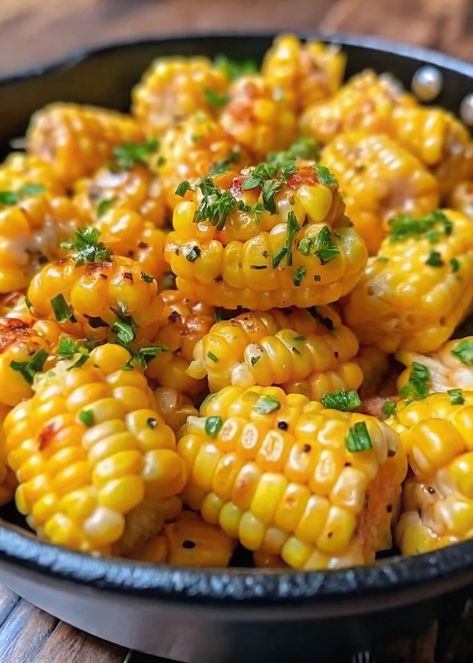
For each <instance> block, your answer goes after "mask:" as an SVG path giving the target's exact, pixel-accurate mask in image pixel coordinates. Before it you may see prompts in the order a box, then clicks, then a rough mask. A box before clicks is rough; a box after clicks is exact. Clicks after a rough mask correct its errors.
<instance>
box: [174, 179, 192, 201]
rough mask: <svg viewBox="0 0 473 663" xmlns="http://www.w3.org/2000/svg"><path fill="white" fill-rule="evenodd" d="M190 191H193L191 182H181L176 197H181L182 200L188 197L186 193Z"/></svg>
mask: <svg viewBox="0 0 473 663" xmlns="http://www.w3.org/2000/svg"><path fill="white" fill-rule="evenodd" d="M188 191H192V186H191V184H190V182H188V181H187V180H184V182H181V183H180V184H179V186H178V187H177V189H176V196H180V197H181V198H184V196H185V195H186V193H187V192H188Z"/></svg>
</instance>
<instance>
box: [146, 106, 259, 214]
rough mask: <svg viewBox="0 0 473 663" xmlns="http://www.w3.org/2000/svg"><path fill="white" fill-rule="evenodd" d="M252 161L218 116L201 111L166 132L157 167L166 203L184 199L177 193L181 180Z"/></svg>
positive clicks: (244, 164)
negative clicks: (225, 129)
mask: <svg viewBox="0 0 473 663" xmlns="http://www.w3.org/2000/svg"><path fill="white" fill-rule="evenodd" d="M251 162H252V160H251V158H250V156H249V154H248V153H247V151H246V150H245V149H244V148H243V147H241V146H240V145H238V144H237V142H236V141H235V140H234V139H233V138H232V136H231V135H230V134H229V133H227V132H226V131H224V129H222V127H221V126H220V124H219V123H218V122H217V121H216V120H215V119H213V118H212V117H211V116H210V115H208V114H207V113H204V112H199V113H195V114H193V115H190V116H189V117H188V118H186V119H185V120H184V121H183V122H181V123H179V124H178V125H177V126H176V127H174V128H173V129H170V130H169V131H167V132H166V133H165V134H164V136H163V138H162V141H161V148H160V151H159V156H158V158H157V161H156V170H157V172H158V174H159V176H160V181H161V182H162V186H163V189H164V192H165V196H166V201H167V204H168V205H169V206H170V207H172V208H173V209H174V207H175V206H176V203H178V202H179V201H180V200H182V199H181V198H180V197H179V196H178V195H176V188H177V187H178V185H179V184H180V183H181V182H183V181H185V180H191V181H192V180H194V179H196V178H197V177H203V176H204V175H207V174H208V173H209V172H210V171H212V169H214V168H217V169H222V170H236V171H237V172H238V171H239V170H240V169H241V168H243V167H244V166H247V165H249V164H250V163H251Z"/></svg>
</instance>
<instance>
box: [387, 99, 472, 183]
mask: <svg viewBox="0 0 473 663" xmlns="http://www.w3.org/2000/svg"><path fill="white" fill-rule="evenodd" d="M392 122H393V128H392V135H393V137H395V139H396V140H397V141H398V142H399V143H401V145H403V146H404V147H405V148H406V149H407V150H409V151H410V152H412V154H414V155H415V156H416V157H418V158H419V159H420V160H421V161H422V162H423V163H425V164H426V166H429V167H430V169H431V170H432V172H433V174H434V175H435V176H436V177H437V178H438V180H439V183H440V191H441V193H442V195H443V196H446V195H448V194H449V193H451V192H452V190H453V189H454V187H455V186H456V185H457V184H458V183H459V182H461V181H462V180H468V179H471V178H472V177H473V143H472V142H471V138H470V133H469V131H468V129H467V128H466V127H465V126H464V125H463V124H462V123H461V122H459V120H457V119H456V118H455V117H454V116H453V115H452V114H451V113H448V112H447V111H446V110H444V109H443V108H422V107H412V108H405V107H401V108H397V109H395V111H394V113H393V116H392Z"/></svg>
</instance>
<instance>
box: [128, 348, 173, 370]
mask: <svg viewBox="0 0 473 663" xmlns="http://www.w3.org/2000/svg"><path fill="white" fill-rule="evenodd" d="M168 350H169V348H168V347H167V345H163V344H162V343H157V344H156V345H147V346H145V347H143V348H140V349H139V350H137V351H136V352H135V353H134V355H133V359H134V361H136V363H137V364H138V365H139V366H141V368H146V367H147V365H148V363H149V362H150V361H151V360H152V359H154V358H155V357H156V356H157V355H158V354H159V353H160V352H167V351H168Z"/></svg>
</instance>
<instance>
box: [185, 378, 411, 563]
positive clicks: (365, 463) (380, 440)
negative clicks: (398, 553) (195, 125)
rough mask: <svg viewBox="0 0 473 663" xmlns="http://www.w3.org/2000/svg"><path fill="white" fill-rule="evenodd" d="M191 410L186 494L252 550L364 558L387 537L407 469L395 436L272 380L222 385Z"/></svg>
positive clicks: (296, 558)
mask: <svg viewBox="0 0 473 663" xmlns="http://www.w3.org/2000/svg"><path fill="white" fill-rule="evenodd" d="M200 414H201V416H200V417H199V418H197V417H195V418H194V417H189V419H188V421H187V424H186V426H185V427H184V429H183V431H182V432H181V434H180V438H179V441H178V452H179V454H180V455H181V457H182V458H183V459H184V460H185V462H186V464H187V468H188V475H189V480H188V484H187V486H186V488H185V490H184V492H183V498H184V500H190V501H192V502H193V508H199V509H200V512H201V514H202V517H203V518H204V520H206V521H207V522H211V523H218V524H219V525H220V526H221V527H222V529H223V530H224V531H225V532H226V533H227V534H228V535H229V536H230V537H232V538H236V537H238V539H239V540H240V542H241V543H242V544H243V546H245V547H246V548H248V549H249V550H252V551H259V550H261V551H263V552H266V553H270V554H272V555H281V557H282V559H283V560H284V562H286V563H287V564H289V566H291V567H293V568H296V569H316V568H335V567H340V566H350V565H353V564H363V563H369V562H371V561H372V560H373V559H374V555H375V552H376V551H377V550H379V549H381V548H384V547H387V548H389V546H390V541H391V534H390V523H391V516H392V510H393V508H394V505H395V503H396V502H397V500H398V497H399V495H400V486H401V483H402V481H403V479H404V477H405V474H406V459H405V455H404V451H403V449H402V447H401V446H400V445H399V443H398V438H397V435H396V433H395V432H394V431H392V430H390V429H389V428H388V427H387V426H386V425H385V424H384V423H382V422H381V421H379V420H377V419H375V418H374V417H368V416H365V415H362V414H358V413H356V414H355V413H346V412H339V411H337V410H324V409H323V407H322V405H321V404H320V403H317V402H315V401H309V399H308V398H307V397H305V396H303V395H301V394H289V395H286V394H285V393H284V392H283V391H282V389H279V388H277V387H267V388H262V387H251V388H248V389H244V388H241V387H235V386H231V387H226V388H225V389H223V390H222V391H220V392H218V393H217V394H214V395H212V396H210V397H209V398H207V399H206V401H205V402H204V404H203V405H202V407H201V411H200Z"/></svg>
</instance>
